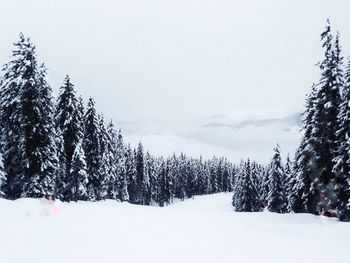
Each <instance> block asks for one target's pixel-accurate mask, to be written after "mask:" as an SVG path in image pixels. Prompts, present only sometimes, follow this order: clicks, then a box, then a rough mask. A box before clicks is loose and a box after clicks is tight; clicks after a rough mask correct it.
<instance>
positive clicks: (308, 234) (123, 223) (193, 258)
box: [0, 194, 350, 263]
mask: <svg viewBox="0 0 350 263" xmlns="http://www.w3.org/2000/svg"><path fill="white" fill-rule="evenodd" d="M230 203H231V194H217V195H211V196H203V197H196V198H195V199H194V200H187V201H185V202H179V203H176V204H173V205H171V206H169V207H166V208H158V207H145V206H136V205H130V204H128V203H118V202H115V201H111V200H108V201H103V202H98V203H86V202H79V203H71V204H54V205H48V204H46V203H45V202H44V201H43V200H35V199H20V200H17V201H8V200H3V199H0V261H1V262H3V263H12V262H16V263H17V262H18V263H24V262H26V263H41V262H51V263H61V262H62V263H67V262H74V263H87V262H89V263H90V262H94V263H101V262H152V263H156V262H162V263H165V262H166V263H169V262H177V263H179V262H200V263H203V262H269V263H271V262H279V263H280V262H310V263H311V262H318V263H319V262H346V261H347V260H349V258H350V224H348V223H340V222H338V221H336V220H334V219H329V218H324V217H316V216H312V215H294V214H287V215H278V214H272V213H268V212H263V213H234V212H233V211H232V207H231V205H230Z"/></svg>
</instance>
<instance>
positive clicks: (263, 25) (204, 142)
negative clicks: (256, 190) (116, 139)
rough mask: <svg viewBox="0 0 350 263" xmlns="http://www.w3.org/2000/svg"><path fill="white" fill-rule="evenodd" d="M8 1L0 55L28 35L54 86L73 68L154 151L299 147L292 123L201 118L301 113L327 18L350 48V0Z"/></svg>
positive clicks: (236, 153) (263, 156) (79, 85)
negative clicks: (257, 124) (243, 126)
mask: <svg viewBox="0 0 350 263" xmlns="http://www.w3.org/2000/svg"><path fill="white" fill-rule="evenodd" d="M0 10H1V15H0V36H1V38H0V62H1V63H3V62H5V61H7V60H8V57H9V55H10V51H11V50H12V43H13V42H15V41H16V40H17V38H18V34H19V32H23V33H24V34H25V35H27V36H30V37H31V39H32V41H33V42H34V43H35V44H36V46H37V52H38V56H39V58H40V60H41V61H43V62H45V63H46V65H47V66H48V68H49V82H50V84H51V86H52V88H53V89H54V91H55V93H57V89H58V87H59V86H60V85H61V83H62V80H63V78H64V76H65V75H66V74H67V73H69V74H70V76H71V78H72V81H73V82H74V83H75V85H76V89H77V90H78V92H79V93H80V94H82V95H83V97H84V98H88V96H90V95H91V96H93V97H94V98H95V100H96V102H97V108H98V110H99V111H100V112H103V113H104V114H105V116H106V117H107V118H113V119H114V121H115V122H116V123H117V124H118V125H119V127H122V128H123V130H124V131H125V134H126V140H130V141H131V142H133V143H136V142H137V141H139V140H142V141H144V142H145V146H146V148H148V149H150V150H151V151H152V152H154V153H155V154H166V153H171V152H172V151H185V152H188V153H189V154H192V155H196V156H198V155H199V154H203V155H204V156H207V157H209V156H211V155H213V154H217V155H226V156H228V157H229V158H232V159H235V160H236V159H239V158H240V157H247V156H251V157H253V158H256V159H258V160H261V161H266V160H268V159H269V158H270V156H269V154H271V148H272V147H273V145H274V144H275V143H277V142H280V143H281V145H282V150H283V147H284V148H285V149H286V151H292V149H293V147H294V148H295V145H296V144H297V142H298V135H297V133H296V132H294V131H293V132H290V134H289V133H286V134H284V135H281V134H280V132H279V129H280V128H281V129H283V130H284V131H286V130H288V131H289V128H288V127H284V124H283V125H282V126H283V127H280V126H278V125H277V126H278V127H277V128H276V125H272V126H273V127H270V128H271V131H270V132H269V130H268V129H269V128H267V127H265V128H264V129H265V130H263V131H262V130H259V129H255V128H254V127H253V128H252V127H250V128H248V130H243V131H242V130H240V131H237V130H234V129H228V128H227V127H226V128H222V129H221V128H214V129H213V128H204V127H203V125H205V124H207V123H213V122H214V123H225V124H234V123H236V122H237V121H239V120H245V119H259V118H280V117H285V116H287V115H289V114H292V113H295V112H300V111H302V109H303V104H304V98H305V94H306V93H307V92H308V90H309V87H310V86H311V85H312V83H313V82H316V81H317V79H318V76H319V72H318V70H317V68H316V67H315V66H314V65H315V64H316V63H317V61H318V60H319V59H320V58H322V49H321V47H320V46H321V45H320V43H319V35H320V33H321V31H322V30H323V28H324V26H325V22H326V19H327V18H329V19H330V20H331V23H332V25H333V29H334V30H339V31H340V33H341V42H342V45H343V47H344V51H345V53H344V55H345V56H348V55H350V32H349V10H350V2H349V1H348V0H342V1H341V0H332V1H329V0H307V1H305V0H288V1H287V0H240V1H235V0H207V1H205V0H176V1H167V0H124V1H121V0H113V1H112V0H94V1H92V0H91V1H89V0H57V1H53V0H30V1H28V0H22V1H20V0H0ZM245 135H246V136H245ZM248 135H249V136H248Z"/></svg>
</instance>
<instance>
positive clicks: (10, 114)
mask: <svg viewBox="0 0 350 263" xmlns="http://www.w3.org/2000/svg"><path fill="white" fill-rule="evenodd" d="M0 84H1V85H0V121H1V129H0V130H1V156H2V165H1V173H0V194H1V196H2V197H6V198H9V199H16V198H20V197H33V198H39V197H48V198H56V199H60V200H63V201H77V200H89V201H96V200H103V199H106V198H109V199H116V200H120V201H129V202H131V203H134V204H144V205H160V206H164V205H167V204H169V203H171V202H172V201H173V199H174V198H179V199H182V200H183V199H185V198H190V197H192V196H193V195H200V194H209V193H218V192H222V191H225V192H230V191H232V180H233V175H234V174H235V169H236V168H235V166H234V165H233V164H232V163H230V162H229V161H228V160H227V159H225V158H216V157H214V158H212V159H211V160H203V159H202V158H199V159H193V158H189V157H187V156H185V155H184V154H180V155H179V156H176V155H175V154H174V155H173V156H172V157H169V158H163V157H160V158H156V157H154V156H152V155H150V154H149V153H148V152H144V149H143V146H142V144H141V143H140V144H139V145H138V147H137V148H136V149H134V148H132V147H131V146H130V145H127V144H125V143H124V142H123V136H122V134H121V132H120V130H119V131H117V130H116V129H115V127H114V125H113V123H112V122H109V123H108V124H106V123H105V121H104V118H103V116H102V115H101V114H97V112H96V109H95V103H94V100H93V99H92V98H90V99H89V100H88V102H87V106H86V107H85V106H84V103H83V100H82V98H81V97H79V96H77V94H76V91H75V88H74V85H73V83H72V82H71V79H70V78H69V76H67V77H66V78H65V79H64V81H63V85H62V86H61V87H60V92H59V96H58V98H57V101H54V99H53V95H52V90H51V88H50V86H49V85H48V83H47V81H46V68H45V66H44V65H39V64H38V61H37V56H36V52H35V46H34V45H33V44H32V43H31V42H30V40H29V39H28V38H25V37H24V36H23V35H22V34H21V35H20V38H19V41H18V42H17V43H15V50H14V51H13V54H12V57H11V60H10V61H9V62H8V63H7V64H5V65H4V68H3V76H2V79H1V83H0Z"/></svg>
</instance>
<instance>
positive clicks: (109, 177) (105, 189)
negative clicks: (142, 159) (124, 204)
mask: <svg viewBox="0 0 350 263" xmlns="http://www.w3.org/2000/svg"><path fill="white" fill-rule="evenodd" d="M98 134H99V136H98V137H99V159H100V160H99V177H100V179H99V180H100V183H99V184H100V188H99V191H98V192H99V194H98V196H99V197H98V198H99V199H106V198H108V197H109V196H110V189H111V187H112V185H113V184H114V183H115V181H116V178H117V169H116V167H115V166H116V159H115V148H114V142H113V141H112V138H111V136H110V133H109V132H108V131H107V129H106V127H105V123H104V119H103V116H102V115H100V117H99V129H98Z"/></svg>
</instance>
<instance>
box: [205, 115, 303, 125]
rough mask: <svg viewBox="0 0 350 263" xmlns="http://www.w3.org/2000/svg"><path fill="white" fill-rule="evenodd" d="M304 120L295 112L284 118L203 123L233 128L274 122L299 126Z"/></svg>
mask: <svg viewBox="0 0 350 263" xmlns="http://www.w3.org/2000/svg"><path fill="white" fill-rule="evenodd" d="M301 120H302V114H301V113H293V114H291V115H288V116H286V117H283V118H264V119H247V120H244V121H241V122H238V123H234V124H229V123H221V122H211V123H206V124H204V125H202V127H205V128H220V127H228V128H231V129H242V128H245V127H247V126H255V127H264V126H269V125H273V124H282V125H283V124H284V125H287V126H299V125H300V123H301Z"/></svg>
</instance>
